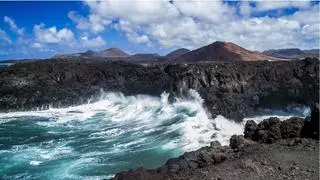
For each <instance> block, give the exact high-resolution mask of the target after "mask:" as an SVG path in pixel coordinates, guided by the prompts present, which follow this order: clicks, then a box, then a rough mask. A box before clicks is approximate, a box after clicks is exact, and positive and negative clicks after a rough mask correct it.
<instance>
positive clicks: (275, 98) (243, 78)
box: [0, 59, 319, 121]
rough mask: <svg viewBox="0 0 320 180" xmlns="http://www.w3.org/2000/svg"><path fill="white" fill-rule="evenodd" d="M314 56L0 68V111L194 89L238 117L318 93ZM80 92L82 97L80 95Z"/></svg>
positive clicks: (214, 110) (219, 111) (218, 110)
mask: <svg viewBox="0 0 320 180" xmlns="http://www.w3.org/2000/svg"><path fill="white" fill-rule="evenodd" d="M318 74H319V61H318V60H317V59H311V60H310V59H308V60H302V61H290V62H289V61H288V62H265V61H260V62H212V63H196V64H195V63H182V62H181V63H170V62H169V63H150V64H147V65H145V64H142V65H140V64H138V63H136V64H133V63H125V62H102V61H89V60H82V61H78V60H73V61H68V60H50V61H45V60H44V61H37V62H36V61H35V62H26V63H17V64H16V65H13V66H10V67H8V68H4V69H1V70H0V111H2V112H3V111H14V110H30V109H35V108H40V107H45V108H48V107H49V105H50V106H51V107H67V106H70V105H78V104H83V103H87V100H88V99H91V100H92V101H96V100H99V98H100V94H99V93H100V90H101V89H103V90H104V91H106V92H108V91H113V92H114V91H117V92H122V93H124V94H125V95H135V94H148V95H155V96H159V95H160V94H161V93H163V92H164V91H166V92H168V93H170V97H171V99H174V98H172V97H182V96H183V95H185V94H186V92H187V91H188V90H189V89H195V90H196V91H197V92H198V93H199V94H200V96H201V97H202V98H203V99H204V105H205V106H206V108H207V109H208V110H209V111H210V113H211V114H212V115H223V116H225V117H227V118H231V119H235V120H239V121H240V120H242V118H243V117H244V116H247V115H250V114H253V113H256V108H263V107H267V108H268V107H274V108H285V107H287V106H288V105H290V104H292V103H296V102H299V103H300V104H302V105H310V104H313V103H315V102H317V100H318V99H319V93H318V88H319V76H318ZM79 97H81V98H79Z"/></svg>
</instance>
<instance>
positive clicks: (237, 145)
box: [229, 135, 254, 149]
mask: <svg viewBox="0 0 320 180" xmlns="http://www.w3.org/2000/svg"><path fill="white" fill-rule="evenodd" d="M253 143H254V142H252V141H251V140H248V139H246V138H244V136H243V135H233V136H231V138H230V145H229V146H230V147H231V148H232V149H242V148H244V147H245V146H248V145H252V144H253Z"/></svg>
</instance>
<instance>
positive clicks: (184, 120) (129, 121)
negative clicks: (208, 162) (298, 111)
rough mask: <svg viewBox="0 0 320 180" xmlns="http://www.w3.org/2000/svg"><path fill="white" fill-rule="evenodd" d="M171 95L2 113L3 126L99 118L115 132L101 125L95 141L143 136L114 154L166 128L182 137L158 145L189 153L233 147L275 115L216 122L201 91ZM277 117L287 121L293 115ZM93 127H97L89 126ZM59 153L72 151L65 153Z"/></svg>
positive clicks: (105, 96) (104, 98)
mask: <svg viewBox="0 0 320 180" xmlns="http://www.w3.org/2000/svg"><path fill="white" fill-rule="evenodd" d="M168 97H169V94H168V93H163V94H162V95H161V96H160V97H152V96H147V95H136V96H124V95H123V94H121V93H104V92H102V93H101V100H100V101H97V102H94V103H89V104H84V105H80V106H75V107H69V108H61V109H55V108H50V109H48V110H44V111H28V112H12V113H0V123H6V122H8V121H11V120H17V119H19V117H25V116H31V117H44V118H47V119H48V121H40V122H38V124H39V125H42V126H56V125H61V124H69V123H70V122H73V121H85V120H89V119H91V118H93V117H95V116H98V117H99V118H98V119H99V120H104V121H106V123H107V124H108V125H109V126H110V127H111V128H108V129H109V130H103V129H99V128H100V127H99V126H97V128H98V131H97V132H94V133H91V134H90V135H89V138H90V139H99V138H104V139H106V142H108V141H109V140H110V139H114V138H120V137H121V136H123V135H124V134H126V133H129V134H130V135H132V136H133V135H134V136H137V137H138V138H140V139H137V140H135V141H132V142H127V141H124V143H125V144H118V145H117V146H119V147H121V148H122V149H119V147H114V152H116V151H118V150H119V151H124V150H125V147H128V146H131V145H136V144H143V143H144V141H146V140H145V139H143V138H144V137H148V135H149V134H152V133H154V132H155V131H158V130H159V131H161V130H163V131H164V134H170V133H173V134H178V135H179V137H175V138H173V139H169V142H162V144H161V143H160V144H159V146H162V148H163V149H172V148H183V150H184V151H192V150H196V149H198V148H199V147H202V146H206V145H209V144H210V142H211V141H213V140H218V141H220V142H221V143H222V144H223V145H226V144H228V143H229V138H230V137H231V135H233V134H242V133H243V129H244V124H245V122H246V121H247V120H254V121H256V122H260V121H261V120H263V119H266V118H268V117H270V116H274V115H268V116H257V117H250V118H245V119H244V121H243V122H242V123H235V122H234V121H231V120H228V119H226V118H224V117H223V116H217V117H216V118H215V119H211V118H210V115H209V114H208V113H207V112H206V110H205V108H204V107H203V99H202V98H201V97H200V95H199V94H198V93H197V92H196V91H194V90H190V91H189V93H188V95H187V96H186V97H185V98H184V99H176V101H175V102H173V103H169V100H168ZM277 117H279V118H280V119H282V120H283V119H287V118H289V117H291V116H277ZM78 128H81V127H78ZM84 128H88V127H86V126H85V127H84ZM89 128H94V127H92V126H90V127H89ZM53 133H54V132H53ZM160 135H161V134H160ZM170 140H171V142H170ZM60 151H61V152H64V151H69V150H68V149H60ZM49 154H52V153H49ZM40 155H41V153H40ZM44 156H46V155H43V157H42V158H50V157H44ZM53 156H54V154H53Z"/></svg>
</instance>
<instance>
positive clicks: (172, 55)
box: [165, 48, 190, 60]
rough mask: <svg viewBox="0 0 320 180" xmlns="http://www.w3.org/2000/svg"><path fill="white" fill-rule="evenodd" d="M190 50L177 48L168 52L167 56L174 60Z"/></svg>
mask: <svg viewBox="0 0 320 180" xmlns="http://www.w3.org/2000/svg"><path fill="white" fill-rule="evenodd" d="M188 52H190V50H189V49H185V48H180V49H176V50H174V51H172V52H170V53H168V54H167V55H166V56H165V57H166V58H168V59H169V60H173V59H176V58H178V57H180V56H182V55H184V54H186V53H188Z"/></svg>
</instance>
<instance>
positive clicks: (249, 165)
mask: <svg viewBox="0 0 320 180" xmlns="http://www.w3.org/2000/svg"><path fill="white" fill-rule="evenodd" d="M307 119H311V120H310V123H318V124H319V106H316V107H314V108H313V110H312V114H311V117H308V118H306V120H304V119H300V118H291V119H288V120H285V121H282V122H281V121H280V120H279V119H277V118H269V119H265V120H263V121H262V122H261V123H259V124H254V123H253V121H248V122H247V124H246V129H245V136H242V135H233V136H232V137H231V138H230V145H229V146H221V145H220V143H219V142H217V141H214V142H212V143H211V145H210V146H208V147H203V148H201V149H199V150H197V151H192V152H187V153H184V154H183V155H182V156H180V157H178V158H173V159H169V160H168V161H167V162H166V163H165V164H164V165H163V166H161V167H160V168H158V169H154V170H147V169H144V168H138V169H137V170H134V171H133V170H130V171H127V172H121V173H118V174H116V176H115V178H114V179H115V180H126V179H130V180H133V179H135V180H151V179H159V180H160V179H198V178H199V179H238V178H240V179H243V178H246V179H257V178H258V177H259V176H260V175H261V173H263V174H265V175H264V176H262V177H264V178H266V179H270V178H271V179H282V178H289V179H290V178H297V179H305V178H311V179H317V178H319V175H318V173H317V172H319V169H318V167H319V162H318V159H317V157H319V152H318V150H319V147H318V146H319V145H318V143H319V142H318V141H317V140H312V139H310V138H315V139H318V138H319V136H317V137H315V136H314V134H313V133H310V134H308V133H307V134H303V133H302V132H303V130H302V129H303V128H304V127H305V126H309V122H308V121H307ZM315 130H316V131H313V132H314V133H317V134H318V135H319V128H318V129H315ZM248 133H249V134H248ZM248 135H252V137H249V136H248ZM245 137H246V138H245ZM306 138H309V139H306ZM257 142H260V143H267V144H270V143H272V144H270V145H263V144H260V143H257ZM297 153H301V154H303V155H302V157H301V156H297ZM284 155H285V156H284ZM305 156H310V157H311V158H316V160H313V161H312V160H309V159H308V158H307V157H305ZM306 160H308V161H309V162H306ZM290 162H294V163H292V164H290ZM306 164H307V165H308V169H305V168H306V167H305V166H306ZM261 165H262V166H261ZM225 166H230V167H233V169H232V172H230V171H229V169H226V167H225ZM310 167H312V169H310ZM228 171H229V172H228ZM246 171H248V172H246ZM204 173H205V175H204ZM221 175H224V176H223V177H222V178H221ZM258 179H260V178H258ZM262 179H263V178H262Z"/></svg>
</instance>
